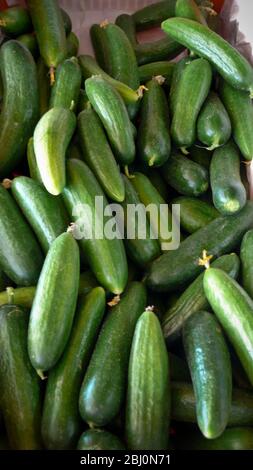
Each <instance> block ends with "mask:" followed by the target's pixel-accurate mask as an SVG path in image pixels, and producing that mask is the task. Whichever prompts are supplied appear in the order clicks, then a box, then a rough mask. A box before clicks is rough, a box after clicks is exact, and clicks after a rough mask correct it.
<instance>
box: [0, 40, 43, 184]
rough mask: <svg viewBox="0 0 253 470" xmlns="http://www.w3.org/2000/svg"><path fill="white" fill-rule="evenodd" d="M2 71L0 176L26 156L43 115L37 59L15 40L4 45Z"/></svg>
mask: <svg viewBox="0 0 253 470" xmlns="http://www.w3.org/2000/svg"><path fill="white" fill-rule="evenodd" d="M0 69H1V75H2V81H3V89H4V94H3V104H2V108H1V114H0V149H1V150H0V175H1V176H6V175H8V174H9V173H10V172H11V171H12V170H13V169H14V168H15V167H16V165H17V164H18V163H19V161H20V160H21V159H22V158H23V157H24V155H25V152H26V146H27V142H28V140H29V138H30V137H31V136H32V133H33V130H34V127H35V125H36V122H37V120H38V116H39V97H38V84H37V77H36V67H35V63H34V60H33V57H32V55H31V53H30V52H29V51H28V49H27V48H26V47H24V46H23V45H22V44H21V43H20V42H18V41H14V40H11V41H7V42H6V43H5V44H3V45H2V47H1V50H0ZM28 77H29V80H28ZM14 123H15V125H13V124H14Z"/></svg>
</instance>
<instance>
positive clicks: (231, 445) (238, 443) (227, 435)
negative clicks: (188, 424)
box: [175, 427, 253, 451]
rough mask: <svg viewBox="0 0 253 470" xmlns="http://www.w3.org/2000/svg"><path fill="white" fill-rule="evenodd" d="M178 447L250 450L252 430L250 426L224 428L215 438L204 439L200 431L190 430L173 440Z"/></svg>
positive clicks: (252, 438) (188, 448)
mask: <svg viewBox="0 0 253 470" xmlns="http://www.w3.org/2000/svg"><path fill="white" fill-rule="evenodd" d="M175 444H176V446H179V449H187V450H202V451H203V450H207V451H210V450H216V451H217V450H218V451H219V450H225V451H229V450H230V451H231V450H241V451H243V450H244V451H245V450H252V449H253V430H252V428H240V427H238V428H231V429H226V430H225V431H224V433H223V434H222V435H221V436H220V437H218V438H217V439H211V440H210V439H205V438H204V437H203V436H201V434H200V433H197V432H194V431H192V430H191V431H190V433H189V434H185V435H183V439H182V438H181V439H180V438H179V439H178V440H176V442H175Z"/></svg>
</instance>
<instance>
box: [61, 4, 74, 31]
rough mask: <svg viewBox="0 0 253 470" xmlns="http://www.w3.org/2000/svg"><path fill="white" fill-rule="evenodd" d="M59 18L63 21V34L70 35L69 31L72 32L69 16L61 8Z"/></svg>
mask: <svg viewBox="0 0 253 470" xmlns="http://www.w3.org/2000/svg"><path fill="white" fill-rule="evenodd" d="M61 16H62V19H63V25H64V29H65V33H66V35H67V36H68V34H70V33H71V31H72V20H71V18H70V16H69V14H68V12H67V11H66V10H63V8H61Z"/></svg>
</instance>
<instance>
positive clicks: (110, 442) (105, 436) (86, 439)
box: [77, 429, 125, 451]
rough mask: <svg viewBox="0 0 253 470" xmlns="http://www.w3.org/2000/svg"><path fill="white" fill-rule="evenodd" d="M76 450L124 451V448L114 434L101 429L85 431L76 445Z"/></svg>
mask: <svg viewBox="0 0 253 470" xmlns="http://www.w3.org/2000/svg"><path fill="white" fill-rule="evenodd" d="M77 449H78V450H93V451H99V450H107V451H108V450H124V449H125V446H124V444H123V443H122V442H121V441H120V439H119V438H118V437H117V436H115V435H114V434H112V433H110V432H108V431H104V430H102V429H89V430H88V431H85V432H84V433H83V434H82V435H81V437H80V439H79V441H78V444H77Z"/></svg>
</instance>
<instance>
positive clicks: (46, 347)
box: [28, 233, 80, 372]
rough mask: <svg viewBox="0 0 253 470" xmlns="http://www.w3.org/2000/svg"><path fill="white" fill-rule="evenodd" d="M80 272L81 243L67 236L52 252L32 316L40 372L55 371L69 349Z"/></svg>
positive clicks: (32, 346)
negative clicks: (66, 348)
mask: <svg viewBox="0 0 253 470" xmlns="http://www.w3.org/2000/svg"><path fill="white" fill-rule="evenodd" d="M79 271H80V261H79V249H78V245H77V242H76V241H75V240H74V238H73V236H72V234H71V233H63V234H61V235H60V236H59V237H58V238H56V240H55V241H54V242H53V243H52V245H51V247H50V249H49V252H48V254H47V257H46V260H45V263H44V265H43V268H42V271H41V275H40V278H39V282H38V286H37V289H36V293H35V298H34V301H33V306H32V310H31V314H30V321H29V330H28V352H29V357H30V360H31V363H32V365H33V367H34V368H35V369H36V370H37V371H42V372H43V371H47V370H49V369H51V368H52V367H53V366H54V365H55V364H56V363H57V361H58V360H59V358H60V357H61V355H62V353H63V351H64V349H65V347H66V344H67V341H68V339H69V335H70V332H71V328H72V323H73V318H74V313H75V307H76V301H77V295H78V282H79ZM59 292H61V294H60V295H59ZM45 293H46V295H45Z"/></svg>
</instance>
